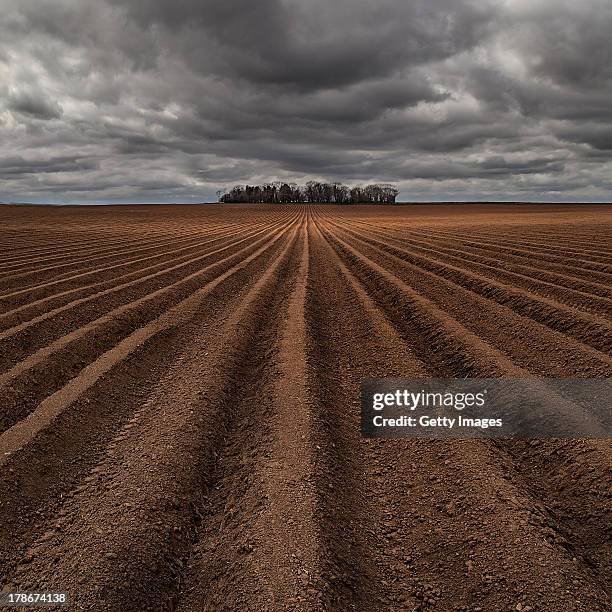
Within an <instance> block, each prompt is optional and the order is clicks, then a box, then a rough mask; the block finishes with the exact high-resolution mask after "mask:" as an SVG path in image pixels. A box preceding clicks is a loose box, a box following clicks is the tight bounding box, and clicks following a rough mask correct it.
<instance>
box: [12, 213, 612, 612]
mask: <svg viewBox="0 0 612 612" xmlns="http://www.w3.org/2000/svg"><path fill="white" fill-rule="evenodd" d="M611 230H612V208H610V207H606V206H584V205H583V206H570V205H564V206H552V205H541V206H535V205H533V206H532V205H495V206H493V205H437V206H425V205H420V206H416V205H415V206H396V207H374V206H370V207H365V206H364V207H352V206H351V207H349V206H346V207H334V206H299V205H290V206H289V205H287V206H282V205H277V206H263V205H258V206H241V205H210V206H150V207H148V206H124V207H66V208H53V207H10V206H6V207H0V582H1V586H2V588H4V590H22V591H23V590H49V591H53V590H64V591H68V592H69V594H70V596H71V598H72V600H73V609H87V610H113V611H119V610H121V611H124V610H138V611H143V610H157V609H171V610H178V611H187V610H194V611H195V610H322V609H328V610H359V611H369V610H439V611H442V612H450V611H463V612H467V611H469V612H476V611H477V610H482V611H496V610H534V611H535V610H538V611H540V610H550V611H554V612H562V611H572V612H574V611H589V612H592V611H598V610H610V609H612V602H611V595H612V587H611V585H612V580H611V578H612V571H611V569H612V568H611V553H612V550H611V547H610V540H609V529H610V524H611V522H610V510H611V503H610V498H611V495H612V488H611V480H612V478H611V474H612V472H611V470H610V468H611V466H612V452H611V446H610V442H609V441H605V440H534V441H507V440H498V441H491V440H458V441H439V440H438V441H427V440H364V439H361V437H360V428H359V384H360V382H361V381H362V379H363V378H366V377H407V378H419V377H431V376H436V377H538V376H546V377H569V376H577V377H599V376H610V375H612V357H611V348H612V320H611V312H612V309H611V304H612V240H611V239H610V236H611Z"/></svg>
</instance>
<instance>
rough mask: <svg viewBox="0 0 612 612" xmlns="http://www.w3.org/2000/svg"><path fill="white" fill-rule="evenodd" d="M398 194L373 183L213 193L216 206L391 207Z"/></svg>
mask: <svg viewBox="0 0 612 612" xmlns="http://www.w3.org/2000/svg"><path fill="white" fill-rule="evenodd" d="M398 193H399V190H398V189H397V188H396V187H394V186H393V185H387V184H378V183H374V184H371V185H358V186H355V187H347V186H346V185H343V184H342V183H319V182H317V181H308V183H306V185H297V184H296V183H282V182H274V183H265V184H263V185H236V186H235V187H232V188H231V189H230V190H229V191H225V190H221V191H218V192H217V196H218V198H219V202H224V203H248V204H292V203H311V204H315V203H316V204H322V203H325V204H328V203H331V204H395V198H396V197H397V194H398Z"/></svg>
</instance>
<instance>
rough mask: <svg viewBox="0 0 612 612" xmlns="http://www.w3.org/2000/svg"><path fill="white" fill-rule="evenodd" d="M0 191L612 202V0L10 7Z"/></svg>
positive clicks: (56, 1) (67, 197) (0, 46)
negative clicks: (295, 191) (384, 184)
mask: <svg viewBox="0 0 612 612" xmlns="http://www.w3.org/2000/svg"><path fill="white" fill-rule="evenodd" d="M0 8H2V15H3V18H2V21H0V180H1V181H2V183H1V187H0V200H7V199H18V200H24V199H28V198H31V199H34V200H45V199H49V200H58V199H59V200H62V201H82V200H108V201H114V200H135V201H138V200H142V201H146V200H150V199H160V200H163V199H167V200H169V201H177V200H186V201H189V200H202V199H207V198H210V197H212V196H213V195H214V193H215V191H216V190H217V189H218V188H220V187H223V186H225V185H228V184H231V183H234V182H249V181H251V182H261V181H265V180H274V179H286V180H289V179H296V180H308V179H310V178H328V179H338V180H345V181H348V182H357V181H369V180H381V181H382V180H384V181H391V182H397V183H398V184H399V185H400V187H401V188H402V194H401V195H402V197H404V198H410V199H412V198H415V199H418V198H425V199H436V198H440V199H447V198H449V197H457V198H459V199H469V198H473V197H483V198H489V199H490V198H495V197H497V198H500V199H508V198H510V199H511V198H513V197H522V198H527V197H528V198H530V199H538V198H542V199H557V198H566V199H580V198H582V199H610V193H609V192H610V179H609V176H610V172H611V171H612V161H611V160H612V105H611V104H610V100H611V99H612V37H610V36H609V32H610V31H611V30H612V4H611V3H610V2H609V0H585V1H584V2H580V3H575V2H574V3H571V2H569V0H541V1H540V2H537V3H534V2H530V1H528V0H414V1H411V2H406V1H404V0H377V1H376V2H374V1H372V0H335V1H334V2H329V1H328V0H261V1H259V2H253V1H252V0H224V1H223V2H219V1H218V0H173V1H172V2H168V1H167V0H100V1H99V2H82V1H80V0H0Z"/></svg>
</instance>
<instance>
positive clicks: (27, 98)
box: [6, 91, 62, 120]
mask: <svg viewBox="0 0 612 612" xmlns="http://www.w3.org/2000/svg"><path fill="white" fill-rule="evenodd" d="M6 107H7V108H8V109H9V110H11V111H14V112H16V113H20V114H22V115H27V116H29V117H34V118H36V119H44V120H48V119H59V118H60V117H61V116H62V107H61V106H60V105H59V104H58V102H57V101H55V100H51V99H49V98H48V97H47V96H45V95H44V94H43V93H41V92H32V91H21V92H18V93H11V94H9V95H8V96H7V100H6Z"/></svg>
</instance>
